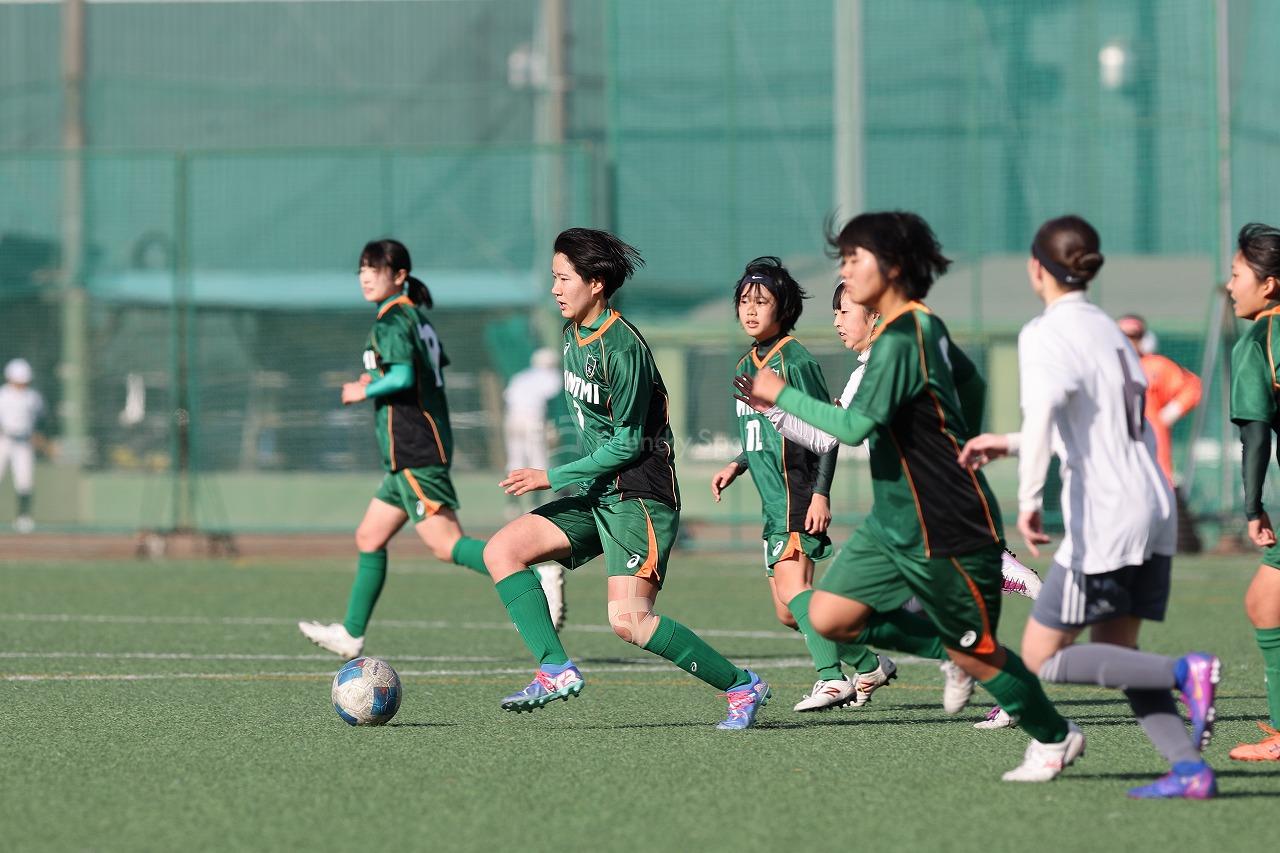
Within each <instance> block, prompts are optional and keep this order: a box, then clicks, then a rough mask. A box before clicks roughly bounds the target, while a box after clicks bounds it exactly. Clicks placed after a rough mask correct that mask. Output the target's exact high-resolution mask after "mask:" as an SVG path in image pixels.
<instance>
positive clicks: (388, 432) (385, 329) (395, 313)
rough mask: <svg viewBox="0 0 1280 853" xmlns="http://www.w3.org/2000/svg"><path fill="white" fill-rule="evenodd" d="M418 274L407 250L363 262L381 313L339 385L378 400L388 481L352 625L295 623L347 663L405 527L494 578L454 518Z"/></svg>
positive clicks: (378, 247)
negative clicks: (356, 372)
mask: <svg viewBox="0 0 1280 853" xmlns="http://www.w3.org/2000/svg"><path fill="white" fill-rule="evenodd" d="M412 269H413V262H412V260H411V259H410V257H409V250H408V249H406V248H405V247H404V244H402V243H400V242H399V241H397V240H389V239H388V240H374V241H372V242H370V243H368V244H366V245H365V247H364V250H363V251H362V252H361V253H360V267H359V275H360V290H361V293H362V294H363V295H364V298H365V301H366V302H372V303H373V304H375V305H377V306H378V314H377V318H376V319H375V320H374V323H373V328H372V329H371V330H370V332H369V339H368V342H367V343H366V345H365V351H364V369H365V373H364V374H363V375H362V376H361V377H360V379H359V380H358V381H355V382H348V383H346V384H345V385H343V386H342V402H343V404H344V405H348V406H349V405H354V404H356V403H360V402H363V401H364V400H372V401H373V414H374V417H373V422H374V428H375V431H376V434H377V439H378V449H379V450H380V451H381V454H382V466H383V468H384V469H385V470H386V472H387V473H386V476H384V477H383V480H382V485H381V486H380V487H379V488H378V491H377V493H376V494H375V495H374V498H373V500H371V501H370V502H369V506H368V508H367V509H366V510H365V514H364V518H363V519H362V520H361V521H360V526H359V527H357V528H356V548H357V549H358V550H359V552H360V556H359V559H358V560H357V563H356V578H355V582H354V584H353V585H352V587H351V596H350V599H349V601H348V603H347V616H346V619H345V620H344V621H342V622H334V623H332V624H329V625H325V624H321V623H319V622H299V623H298V630H300V631H301V632H302V633H303V635H305V636H306V638H307V639H309V640H311V642H313V643H315V644H316V645H318V646H321V647H322V648H325V649H328V650H329V651H331V652H334V653H335V654H337V655H340V656H341V657H344V658H348V659H350V658H354V657H358V656H359V655H360V652H361V650H362V649H363V647H364V634H365V628H366V626H367V625H368V623H369V617H370V615H371V614H372V613H373V607H374V605H375V604H376V603H377V601H378V596H379V595H380V594H381V592H382V586H383V583H384V582H385V581H386V576H387V543H388V542H389V541H390V540H391V537H392V536H394V535H395V534H396V533H397V532H399V530H400V528H401V527H403V526H404V525H405V522H407V521H410V520H412V521H413V525H414V529H416V530H417V531H418V535H419V536H420V537H422V541H423V542H425V543H426V544H427V547H428V548H430V549H431V553H432V554H434V555H435V557H436V559H438V560H444V561H448V562H452V563H455V564H457V565H459V566H463V567H465V568H468V569H471V570H472V571H474V572H477V573H480V574H487V571H486V569H485V565H484V542H483V541H481V540H479V539H472V538H470V537H468V536H466V535H465V534H464V533H463V532H462V526H461V525H460V524H459V523H458V517H457V515H456V514H455V513H454V510H456V509H457V508H458V497H457V494H456V493H455V492H454V489H453V482H452V480H450V478H449V464H450V462H451V461H452V458H453V434H452V431H451V430H450V428H449V404H448V401H447V400H446V399H445V390H444V368H445V366H446V365H447V364H448V363H449V358H448V356H446V355H445V353H444V348H443V347H442V346H441V344H440V338H439V336H437V334H436V331H435V327H433V326H432V325H431V321H430V320H429V319H427V315H426V311H427V309H428V308H430V307H431V305H432V301H431V293H430V292H429V291H428V290H427V286H426V285H425V284H423V283H422V282H421V281H419V280H418V279H417V278H414V277H413V276H411V275H410V274H409V273H410V270H412ZM559 571H560V570H559V567H555V569H554V570H553V571H551V572H548V573H547V574H548V575H549V578H548V579H547V580H546V581H544V582H545V583H547V584H548V585H550V586H552V587H553V590H552V591H553V592H555V591H556V590H558V589H559V585H558V584H557V583H556V581H558V580H559V577H558V575H559ZM561 602H562V604H563V599H561Z"/></svg>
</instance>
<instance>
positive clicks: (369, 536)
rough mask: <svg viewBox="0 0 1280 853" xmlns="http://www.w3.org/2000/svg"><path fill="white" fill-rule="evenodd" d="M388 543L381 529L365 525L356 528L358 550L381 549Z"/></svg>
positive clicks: (366, 551)
mask: <svg viewBox="0 0 1280 853" xmlns="http://www.w3.org/2000/svg"><path fill="white" fill-rule="evenodd" d="M386 545H387V540H386V537H384V536H383V535H382V534H381V533H380V532H379V531H377V530H373V529H370V528H367V527H364V526H363V525H362V526H360V527H357V528H356V550H358V551H362V552H365V553H369V552H370V551H380V550H382V549H383V548H385V547H386Z"/></svg>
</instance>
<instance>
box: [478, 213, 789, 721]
mask: <svg viewBox="0 0 1280 853" xmlns="http://www.w3.org/2000/svg"><path fill="white" fill-rule="evenodd" d="M641 263H643V261H642V260H641V258H640V255H639V254H638V253H637V252H636V250H635V249H634V248H632V247H631V246H628V245H627V244H626V243H624V242H622V241H621V240H619V239H618V238H617V237H615V236H614V235H612V234H609V233H608V232H605V231H596V230H592V229H589V228H570V229H569V230H568V231H564V232H562V233H561V234H560V235H559V236H558V237H556V242H555V254H554V256H553V258H552V264H551V274H552V286H551V295H552V296H553V297H554V298H555V300H556V305H557V306H558V307H559V309H560V314H561V316H563V317H564V318H565V319H567V320H568V321H569V322H567V323H565V326H564V372H565V397H566V399H567V401H568V403H569V407H570V409H571V410H572V415H573V417H574V418H575V420H576V422H577V429H578V434H579V436H580V437H581V440H582V443H583V445H584V446H585V447H586V449H587V450H588V455H587V456H584V457H583V458H581V459H578V460H575V461H573V462H570V463H568V464H566V465H560V466H558V467H555V468H552V469H551V470H549V471H543V470H541V469H538V468H519V469H517V470H515V471H512V472H510V473H509V474H508V475H507V478H506V479H505V480H503V481H502V483H501V486H502V488H503V489H504V490H505V491H506V492H507V494H509V495H517V496H518V495H522V494H525V493H526V492H530V491H533V490H536V489H556V490H559V489H563V488H565V487H566V486H569V485H572V484H575V483H577V484H581V485H580V488H579V490H578V493H577V494H575V495H573V496H571V497H564V498H560V499H559V500H555V501H552V502H551V503H548V504H544V505H543V506H541V507H538V508H537V509H535V510H534V511H533V512H530V513H528V514H526V515H523V516H521V517H520V518H517V519H516V520H515V521H512V522H511V523H510V524H508V525H507V526H506V527H504V528H502V529H501V530H499V531H498V532H497V533H496V534H495V535H494V537H493V538H492V539H490V540H489V544H488V545H487V546H486V547H485V551H484V559H485V563H486V564H487V565H488V567H489V574H490V575H491V576H492V577H493V580H494V582H495V584H496V585H497V591H498V595H499V597H500V598H501V599H502V603H503V604H504V605H505V606H506V608H507V612H508V613H509V614H511V621H512V622H514V623H515V625H516V628H517V629H518V630H519V632H520V638H521V639H522V640H524V642H525V645H526V646H528V648H529V651H530V652H532V653H533V656H534V658H535V659H536V660H537V661H538V670H537V672H536V673H535V674H534V679H533V682H532V683H531V684H530V685H529V686H528V687H526V688H525V689H523V690H521V691H519V692H518V693H514V694H512V695H510V696H508V697H507V698H505V699H504V700H503V701H502V707H503V708H504V709H505V710H508V711H516V712H519V711H533V710H534V709H536V708H540V707H542V706H544V705H546V704H547V703H548V702H550V701H552V700H554V699H568V698H569V697H570V696H576V695H577V694H579V693H580V692H582V688H583V685H584V683H585V682H584V681H583V679H582V673H580V672H579V671H578V668H577V667H576V666H574V665H573V663H572V661H570V660H569V657H568V655H566V654H565V651H564V647H563V646H562V645H560V638H559V637H557V636H556V632H555V630H554V629H553V627H552V625H551V620H550V618H549V617H548V616H547V602H546V600H545V596H544V595H543V592H542V589H541V588H540V587H539V585H538V579H537V577H536V576H535V575H534V574H533V572H531V571H529V570H528V569H526V568H525V566H528V565H530V564H531V563H536V562H538V561H540V560H548V559H554V560H559V561H560V562H561V563H562V564H563V565H565V566H567V567H569V568H574V567H576V566H580V565H582V564H583V563H586V562H587V561H589V560H592V559H594V558H595V557H598V556H600V555H601V554H604V558H605V570H606V571H607V572H608V575H609V590H608V597H609V624H610V625H611V626H613V630H614V632H615V633H616V634H617V635H618V636H619V637H621V638H622V639H624V640H626V641H627V642H629V643H633V644H634V645H636V646H640V647H641V648H643V649H645V650H646V651H649V652H653V653H654V654H656V655H658V656H660V657H663V658H666V659H667V660H669V661H671V662H672V663H674V664H675V665H676V666H678V667H680V668H681V669H683V670H685V671H686V672H688V673H690V674H692V675H693V676H695V677H696V678H699V679H701V680H702V681H705V682H706V683H707V684H710V685H711V686H713V687H715V688H717V689H718V690H723V691H725V693H726V695H727V698H728V700H729V715H728V717H727V718H726V719H725V720H724V722H722V723H720V725H719V728H722V729H745V728H747V727H748V726H750V725H752V724H753V723H754V722H755V718H756V712H757V710H758V709H759V708H760V707H762V706H763V705H764V704H765V702H766V701H767V700H768V698H769V685H768V684H767V683H765V682H764V681H763V680H761V679H760V677H759V676H757V675H756V674H755V673H753V672H751V671H749V670H745V669H740V668H738V667H736V666H734V665H733V664H732V663H730V662H729V661H728V660H727V659H725V657H724V656H723V655H721V654H720V653H719V652H717V651H716V650H715V649H713V648H711V647H710V646H709V645H707V644H706V642H704V641H703V640H702V639H701V638H699V637H698V636H697V635H696V634H694V633H693V632H692V631H690V630H689V629H688V628H686V627H685V626H683V625H681V624H680V623H679V622H677V621H675V620H674V619H672V618H671V617H669V616H659V615H658V614H657V613H655V612H654V611H653V605H654V601H655V599H657V597H658V590H660V589H661V588H662V584H663V582H664V581H665V580H666V574H667V558H668V556H669V555H670V552H671V547H672V545H673V544H674V543H675V538H676V531H677V530H678V528H679V526H680V493H679V490H678V488H677V486H676V471H675V460H674V453H673V451H672V438H671V428H670V426H669V424H668V422H667V391H666V386H665V385H664V384H663V381H662V376H661V375H659V373H658V369H657V367H656V366H655V364H654V361H653V354H652V353H651V352H650V351H649V346H648V344H646V343H645V341H644V338H642V337H641V336H640V333H639V332H638V331H636V328H635V327H634V326H632V325H631V324H630V323H629V322H627V321H626V320H625V319H624V318H623V317H622V315H621V314H619V313H618V312H617V311H616V310H614V309H613V308H612V307H610V305H609V299H610V297H611V296H613V294H614V293H615V292H616V291H617V290H618V288H620V287H621V286H622V285H623V283H624V282H625V281H626V280H627V279H628V278H629V277H630V276H631V274H632V273H633V272H635V269H636V267H637V266H638V265H639V264H641Z"/></svg>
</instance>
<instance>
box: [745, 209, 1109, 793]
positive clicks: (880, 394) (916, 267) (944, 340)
mask: <svg viewBox="0 0 1280 853" xmlns="http://www.w3.org/2000/svg"><path fill="white" fill-rule="evenodd" d="M829 241H830V243H831V245H832V247H833V248H834V249H835V250H836V251H837V252H838V253H839V255H840V259H841V264H840V274H841V277H842V278H843V279H844V281H845V286H846V287H847V288H848V289H849V295H850V297H851V298H852V299H853V300H854V301H855V302H858V303H861V304H863V305H866V306H867V307H868V308H871V309H873V310H875V311H876V312H878V313H879V314H880V315H881V323H880V328H879V331H878V333H877V335H876V343H875V356H874V357H873V358H871V359H869V360H868V362H867V370H866V373H865V374H864V376H863V378H862V383H861V385H859V386H858V391H857V393H856V394H855V395H854V397H853V400H852V403H851V404H850V407H849V408H848V409H841V408H839V407H838V406H832V405H828V404H825V403H822V402H819V401H817V400H814V399H813V398H812V397H809V396H807V395H805V394H802V393H800V392H799V391H797V390H796V389H794V388H791V387H789V386H788V385H786V383H784V382H783V381H782V379H781V378H780V377H778V375H777V374H776V373H774V372H773V371H771V370H767V369H766V370H761V371H760V372H759V374H757V376H756V378H755V381H754V383H753V386H752V388H751V389H750V391H751V396H752V398H753V402H757V401H758V402H762V403H767V404H772V403H774V402H776V403H777V404H778V406H779V407H780V408H782V409H783V410H784V411H787V412H790V413H791V414H793V415H796V416H797V417H799V418H800V419H801V420H803V421H805V422H807V423H810V424H812V425H814V426H816V427H818V428H820V429H822V430H824V431H826V432H829V433H831V434H832V435H834V436H836V437H837V438H838V439H840V441H842V442H845V443H846V444H860V443H861V442H863V441H865V440H867V439H868V438H870V440H871V444H870V451H871V477H872V486H873V492H874V495H875V497H874V501H873V504H872V508H871V514H870V517H869V518H868V519H867V521H866V523H865V524H863V525H862V526H861V527H859V528H858V529H857V531H856V532H855V533H854V534H853V537H852V538H851V539H850V540H849V542H848V543H847V544H846V545H845V546H844V548H842V549H841V551H840V553H839V554H838V555H837V556H836V558H835V561H834V563H833V565H832V566H831V567H830V568H829V569H828V570H827V572H826V574H825V575H823V576H822V579H821V580H820V581H819V582H818V589H817V591H815V592H814V594H813V599H812V601H811V604H810V607H809V618H810V619H811V620H812V622H813V627H814V628H815V629H817V630H818V632H819V633H821V634H823V635H824V636H827V637H830V638H832V639H834V640H843V641H846V642H849V641H859V640H863V639H864V638H863V636H862V635H863V634H864V632H865V631H866V629H867V627H868V625H869V624H874V623H875V622H877V621H879V620H883V619H884V618H885V615H886V614H890V613H892V612H893V611H895V610H898V609H899V608H900V607H901V606H902V605H903V603H905V602H906V601H907V600H908V599H909V598H911V597H912V596H913V595H914V596H915V597H916V599H917V600H918V601H919V603H920V605H921V607H922V609H923V610H924V613H925V615H926V616H928V618H929V620H930V621H932V622H933V624H934V626H935V627H936V629H937V631H938V633H939V634H940V635H941V637H942V642H943V644H944V645H945V646H946V649H947V654H948V655H949V656H950V657H951V659H952V660H953V661H955V662H956V663H957V664H959V666H960V667H961V668H962V669H964V670H965V671H966V672H968V673H969V674H970V675H971V676H973V677H974V678H976V679H978V680H979V681H981V682H982V683H983V686H984V687H986V688H987V690H988V691H989V692H990V693H991V694H992V695H993V696H995V697H996V700H997V701H998V702H1000V704H1001V705H1002V706H1003V707H1005V708H1006V709H1008V710H1009V712H1010V713H1011V714H1013V715H1014V716H1016V717H1018V718H1019V719H1020V721H1021V724H1022V726H1023V727H1024V728H1025V729H1026V730H1027V732H1028V733H1029V734H1030V735H1031V736H1032V737H1033V738H1035V740H1033V741H1032V743H1031V745H1030V746H1029V747H1028V748H1027V752H1026V756H1025V758H1024V761H1023V764H1022V765H1021V766H1019V767H1017V768H1016V769H1014V770H1011V771H1009V772H1008V773H1006V774H1004V778H1005V779H1006V780H1008V781H1020V782H1042V781H1048V780H1049V779H1052V778H1054V777H1055V776H1057V775H1058V773H1060V772H1061V770H1062V768H1063V767H1065V766H1066V765H1068V764H1070V763H1071V762H1073V761H1074V760H1075V759H1076V758H1077V757H1078V756H1079V755H1080V753H1081V752H1083V750H1084V734H1083V733H1082V732H1081V731H1080V729H1079V728H1078V727H1077V726H1076V725H1075V724H1074V723H1070V722H1068V721H1067V720H1065V719H1063V717H1062V716H1061V715H1060V714H1059V713H1058V712H1057V710H1056V709H1055V708H1054V707H1053V704H1052V703H1051V702H1050V701H1049V699H1048V697H1046V696H1045V694H1044V689H1043V688H1042V687H1041V686H1040V682H1039V680H1038V679H1037V678H1036V677H1035V676H1034V675H1032V674H1031V673H1030V672H1028V671H1027V668H1026V667H1025V666H1023V663H1022V660H1021V659H1020V658H1019V657H1018V656H1017V655H1016V654H1014V653H1013V652H1011V651H1009V650H1008V649H1006V648H1004V647H1003V646H1001V645H1000V644H999V643H998V642H997V640H996V628H997V625H998V622H999V616H1000V595H1001V586H1002V580H1001V574H1000V554H1001V553H1002V550H1003V548H1002V543H1001V534H1000V529H1001V523H1000V510H999V507H998V506H997V504H996V502H995V498H994V497H992V495H991V491H990V489H989V488H988V487H987V483H986V480H985V478H983V477H982V474H981V472H974V471H969V470H967V469H965V468H963V467H961V466H960V465H958V464H956V454H957V453H959V451H960V446H961V444H962V443H963V441H964V439H965V438H966V437H967V435H968V432H969V427H968V424H978V423H980V422H981V415H982V406H983V401H984V400H983V398H984V396H985V385H984V383H983V381H982V378H981V376H979V374H978V371H977V369H976V368H975V367H974V365H973V362H971V361H970V360H969V359H968V357H967V356H965V354H964V353H963V352H962V351H961V350H960V349H959V348H958V347H957V346H956V345H955V344H954V343H953V342H952V340H951V337H950V335H949V334H948V332H947V328H946V326H945V325H944V324H943V323H942V321H941V320H940V319H939V318H938V317H937V316H936V315H935V314H933V312H931V311H930V310H929V309H928V308H927V307H925V305H924V304H923V303H921V302H920V300H921V299H923V298H924V297H925V296H926V295H927V294H928V292H929V288H930V287H931V286H932V284H933V282H934V279H935V278H936V277H937V276H938V275H940V274H941V273H942V272H944V271H945V270H946V269H947V267H948V266H949V265H950V261H949V260H948V259H947V258H946V257H944V256H943V254H942V250H941V247H940V246H939V245H938V241H937V238H936V237H934V235H933V231H932V230H931V229H930V228H929V226H928V224H927V223H926V222H925V221H924V220H923V219H921V218H920V217H919V216H917V215H916V214H914V213H905V212H885V213H864V214H862V215H860V216H857V217H855V218H854V219H853V220H851V221H850V222H849V223H848V224H847V225H845V227H844V228H843V229H842V230H841V231H840V233H839V234H836V235H831V236H830V237H829ZM881 645H884V644H883V643H882V644H881Z"/></svg>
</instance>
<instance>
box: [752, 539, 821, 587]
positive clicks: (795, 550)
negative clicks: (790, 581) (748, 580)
mask: <svg viewBox="0 0 1280 853" xmlns="http://www.w3.org/2000/svg"><path fill="white" fill-rule="evenodd" d="M801 554H803V555H804V556H806V557H808V558H809V559H810V560H813V562H815V563H816V562H818V561H819V560H825V559H827V557H830V556H831V540H830V539H828V538H827V535H826V534H825V533H824V534H822V535H821V536H811V535H809V534H808V533H801V532H800V531H798V530H793V531H791V532H790V533H767V534H765V537H764V573H765V575H766V576H767V577H773V564H774V563H780V562H782V561H783V560H792V559H795V558H796V557H798V556H800V555H801Z"/></svg>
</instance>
